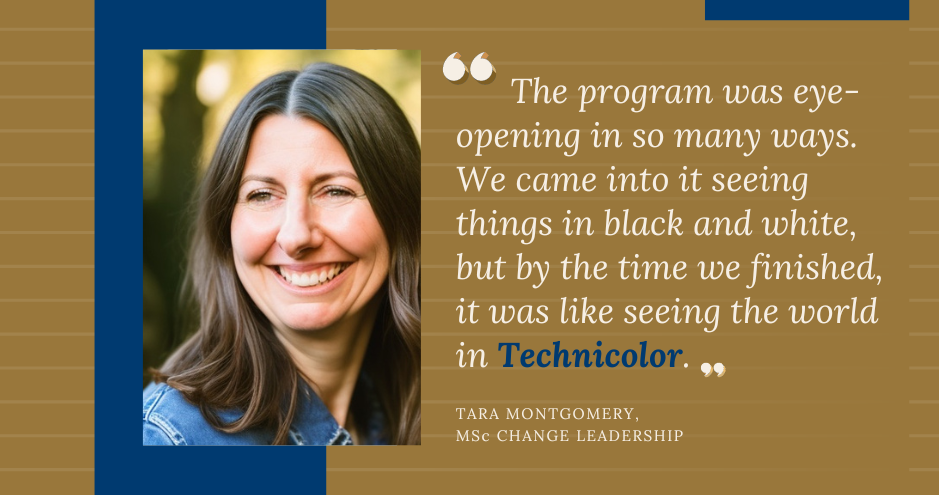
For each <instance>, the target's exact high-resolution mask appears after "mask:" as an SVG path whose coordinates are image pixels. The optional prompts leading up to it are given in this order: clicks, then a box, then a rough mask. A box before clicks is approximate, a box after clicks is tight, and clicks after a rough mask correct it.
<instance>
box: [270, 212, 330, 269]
mask: <svg viewBox="0 0 939 495" xmlns="http://www.w3.org/2000/svg"><path fill="white" fill-rule="evenodd" d="M317 214H318V211H317V210H316V207H315V206H313V205H312V204H310V202H309V201H307V200H306V198H303V200H302V201H288V204H287V206H286V211H285V214H284V218H283V221H282V223H281V225H280V231H279V232H278V233H277V244H278V245H279V246H280V248H281V249H282V250H283V251H284V252H285V253H287V254H288V255H289V256H290V257H292V258H298V257H300V256H301V255H303V254H304V252H305V251H306V250H308V249H315V248H317V247H319V246H321V245H322V244H323V240H324V235H323V231H322V230H321V229H320V226H319V222H318V221H317V218H316V217H317Z"/></svg>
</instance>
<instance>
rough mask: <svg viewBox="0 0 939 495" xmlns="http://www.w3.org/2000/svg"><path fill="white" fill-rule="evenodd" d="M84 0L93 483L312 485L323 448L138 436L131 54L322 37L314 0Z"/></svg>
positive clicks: (135, 102)
mask: <svg viewBox="0 0 939 495" xmlns="http://www.w3.org/2000/svg"><path fill="white" fill-rule="evenodd" d="M275 3H276V2H253V3H249V4H241V3H237V2H220V1H217V0H213V1H210V2H205V1H199V2H196V1H185V2H184V1H179V0H169V1H162V2H128V1H120V2H118V1H114V0H97V1H96V2H95V38H96V39H95V123H96V126H95V128H96V130H95V132H96V134H95V195H96V202H95V204H96V209H95V236H96V240H95V241H96V242H95V267H96V274H95V396H96V397H95V400H96V403H95V484H96V486H95V488H96V493H99V494H102V495H108V494H122V495H123V494H126V493H139V494H149V493H154V494H166V493H172V494H179V495H182V494H189V493H194V494H195V493H198V494H200V495H204V494H208V493H251V492H252V491H255V493H263V492H265V491H269V490H270V489H271V488H272V487H276V488H274V489H276V490H278V491H296V492H298V493H321V492H325V490H326V448H325V447H313V448H287V447H271V448H267V447H255V448H237V447H189V448H185V447H184V448H171V447H166V448H161V447H143V446H142V445H141V438H142V436H141V433H142V432H141V422H140V414H141V391H140V377H139V375H138V372H139V370H140V361H141V349H142V348H143V342H142V333H141V323H142V318H143V312H142V311H143V310H142V298H141V293H140V290H141V287H142V280H141V278H142V276H143V275H142V268H141V253H142V242H143V241H142V237H143V228H142V222H143V220H142V218H143V215H142V209H141V208H142V204H143V197H142V194H143V191H142V183H143V176H142V166H141V161H140V160H141V106H140V105H141V104H140V101H141V100H140V98H141V59H142V53H141V52H142V50H143V49H152V48H325V47H326V2H325V0H308V1H303V2H296V5H290V6H287V5H275Z"/></svg>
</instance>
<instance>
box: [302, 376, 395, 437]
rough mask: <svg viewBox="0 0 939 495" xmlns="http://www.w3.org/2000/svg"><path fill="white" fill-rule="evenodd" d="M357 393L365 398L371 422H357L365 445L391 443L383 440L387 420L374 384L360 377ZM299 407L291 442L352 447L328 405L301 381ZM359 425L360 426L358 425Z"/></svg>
mask: <svg viewBox="0 0 939 495" xmlns="http://www.w3.org/2000/svg"><path fill="white" fill-rule="evenodd" d="M356 393H364V394H366V397H367V400H368V401H369V404H371V406H372V407H370V408H369V409H370V414H369V417H368V418H357V424H361V426H360V428H361V429H362V432H361V435H360V437H361V438H362V439H363V440H364V441H365V443H366V444H371V445H381V444H387V443H388V441H387V439H386V438H385V436H384V429H385V428H384V427H385V417H384V414H383V413H382V411H381V405H380V404H379V403H378V400H377V397H376V396H375V393H374V388H373V385H372V381H371V380H370V379H368V377H366V376H365V374H364V373H362V374H360V375H359V380H358V383H357V384H356ZM299 399H300V403H299V406H298V408H297V413H296V416H294V420H293V424H292V425H291V427H290V438H291V441H292V442H293V443H295V444H297V445H352V444H353V443H352V435H351V434H349V432H348V431H346V429H345V428H343V427H342V426H339V423H337V422H336V419H335V418H333V415H332V413H330V412H329V409H328V408H327V407H326V404H324V403H323V401H322V400H321V399H320V398H319V396H318V395H316V393H315V392H314V391H313V389H312V388H310V386H309V385H308V384H307V383H306V381H304V380H302V379H301V380H300V397H299ZM359 422H360V423H359Z"/></svg>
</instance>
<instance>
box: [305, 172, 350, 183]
mask: <svg viewBox="0 0 939 495" xmlns="http://www.w3.org/2000/svg"><path fill="white" fill-rule="evenodd" d="M335 177H348V178H349V179H352V180H354V181H356V182H361V181H360V180H359V176H357V175H355V173H354V172H347V171H345V170H339V171H336V172H327V173H325V174H322V175H318V176H317V177H316V181H315V182H322V181H324V180H329V179H332V178H335Z"/></svg>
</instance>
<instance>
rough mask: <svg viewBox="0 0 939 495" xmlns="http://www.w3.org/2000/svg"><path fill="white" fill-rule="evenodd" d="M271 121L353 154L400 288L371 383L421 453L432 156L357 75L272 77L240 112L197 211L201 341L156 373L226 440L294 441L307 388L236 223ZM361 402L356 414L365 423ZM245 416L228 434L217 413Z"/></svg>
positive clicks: (369, 361) (385, 317) (371, 367)
mask: <svg viewBox="0 0 939 495" xmlns="http://www.w3.org/2000/svg"><path fill="white" fill-rule="evenodd" d="M270 115H289V116H299V117H303V118H307V119H310V120H312V121H315V122H318V123H319V124H321V125H323V126H324V127H326V128H327V129H329V131H330V132H332V133H333V135H334V136H335V137H336V139H338V140H339V142H340V143H342V146H343V147H344V148H345V151H346V153H347V154H348V156H349V160H350V161H351V162H352V166H353V167H354V168H355V172H356V174H358V177H359V180H360V181H361V183H362V186H363V188H364V190H365V194H366V196H367V197H368V200H369V202H370V203H371V206H372V210H373V211H374V212H375V216H376V217H377V218H378V222H379V224H380V225H381V227H382V230H383V231H384V235H385V237H386V239H387V240H388V246H389V248H390V259H391V261H390V265H389V269H388V279H387V281H386V282H385V286H384V288H383V290H381V291H380V292H379V293H378V295H376V296H375V297H378V298H381V302H380V305H379V307H380V309H379V311H378V316H377V318H376V321H375V327H374V328H373V329H372V334H371V338H370V341H369V343H368V350H367V351H366V355H365V361H364V363H363V371H364V372H367V373H368V374H369V376H370V378H371V379H372V381H373V383H374V385H375V387H374V388H375V390H376V391H377V394H378V396H379V400H380V402H381V404H382V408H383V409H384V412H385V416H386V417H387V418H388V420H389V428H390V431H388V432H387V433H388V435H389V436H390V440H391V443H393V444H398V445H401V444H407V445H418V444H420V433H421V406H420V403H421V373H420V362H421V303H420V297H421V284H420V257H421V249H420V221H421V213H420V161H421V149H420V145H419V144H418V141H417V138H416V137H415V135H414V131H413V130H412V129H411V125H410V123H409V122H408V120H407V117H405V115H404V113H403V112H402V111H401V109H400V108H399V107H398V105H397V104H396V103H395V101H394V100H393V99H392V98H391V96H389V95H388V93H386V92H385V91H384V90H383V89H382V88H381V87H379V86H378V85H377V84H375V83H374V82H373V81H371V80H370V79H368V78H367V77H365V76H363V75H361V74H359V73H357V72H355V71H353V70H351V69H348V68H345V67H340V66H336V65H332V64H325V63H320V64H314V65H311V66H309V67H307V68H306V69H304V70H303V71H300V72H298V71H287V72H281V73H279V74H276V75H274V76H271V77H269V78H267V79H266V80H264V81H263V82H261V83H260V84H258V85H257V86H256V87H255V88H254V89H252V90H251V91H250V92H249V93H248V94H247V96H245V97H244V99H243V100H242V101H241V103H240V104H239V105H238V107H237V108H236V109H235V112H234V114H233V115H232V116H231V118H230V119H229V121H228V124H227V125H226V126H225V129H224V131H223V132H222V136H221V138H220V139H219V143H218V147H217V148H216V149H215V153H214V155H213V156H212V159H211V162H210V163H209V166H208V170H207V171H206V173H205V176H204V178H203V180H202V184H201V187H200V189H199V191H198V196H197V199H196V209H197V216H196V222H195V224H194V232H193V238H192V245H191V249H190V253H189V266H188V278H187V286H186V288H187V290H186V291H185V292H184V293H185V294H187V297H188V298H189V299H191V300H192V302H193V303H194V305H195V308H197V309H196V310H194V311H195V312H196V313H197V314H198V330H197V331H196V333H195V334H194V335H193V336H192V337H190V338H189V339H188V340H187V341H186V342H185V343H184V344H183V345H182V346H181V347H180V348H179V349H177V350H176V352H174V353H173V354H172V356H170V358H169V359H168V360H167V361H166V363H165V364H164V365H163V367H162V369H160V370H159V371H156V372H155V373H154V376H155V378H156V379H157V380H158V381H165V382H166V383H168V384H169V385H170V386H172V387H174V388H176V389H178V390H179V391H181V392H182V393H183V394H184V396H185V397H186V398H187V399H188V400H189V401H190V402H192V403H193V404H196V405H197V406H198V407H199V408H200V410H201V411H202V415H203V416H204V417H205V418H206V420H207V421H208V422H209V423H210V424H211V425H212V426H213V427H215V428H217V429H218V430H220V431H224V432H228V433H235V432H240V431H244V430H247V429H249V428H256V427H261V428H272V429H274V430H275V431H276V434H275V437H274V442H273V443H274V444H284V443H286V441H287V438H288V434H289V429H290V425H291V423H292V422H293V419H294V416H295V414H296V411H297V408H298V403H299V400H300V394H301V393H302V391H301V380H302V377H300V375H299V371H298V370H297V369H296V367H295V366H294V364H293V362H292V360H291V359H290V357H289V356H288V354H287V351H286V349H284V347H283V345H282V344H281V343H280V341H279V340H278V339H277V338H276V337H275V335H274V331H273V328H272V326H271V323H270V321H268V319H267V318H266V317H265V316H264V315H263V314H262V313H261V311H260V310H259V309H258V307H257V306H256V305H255V304H254V302H253V301H252V300H251V297H250V296H249V295H248V294H247V292H245V289H244V287H243V286H242V285H241V282H240V280H239V278H238V275H237V273H236V272H235V265H234V257H233V253H232V244H231V222H232V214H233V211H234V209H235V203H236V201H237V198H238V189H239V186H240V183H241V177H242V173H243V171H244V166H245V159H246V157H247V154H248V145H249V143H250V142H251V136H252V135H253V133H254V130H255V128H256V126H257V125H258V123H259V122H260V121H261V120H262V119H264V118H265V117H267V116H270ZM356 407H357V401H356V398H355V397H353V403H352V405H351V406H350V409H351V411H352V413H353V416H355V415H356V411H357V410H361V404H359V409H356ZM228 408H237V409H240V410H242V411H244V415H243V416H241V418H239V419H238V420H236V421H234V422H231V423H225V422H223V421H222V420H221V419H220V418H219V416H218V414H217V412H216V411H218V410H220V409H228Z"/></svg>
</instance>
